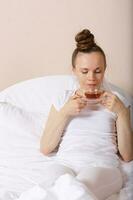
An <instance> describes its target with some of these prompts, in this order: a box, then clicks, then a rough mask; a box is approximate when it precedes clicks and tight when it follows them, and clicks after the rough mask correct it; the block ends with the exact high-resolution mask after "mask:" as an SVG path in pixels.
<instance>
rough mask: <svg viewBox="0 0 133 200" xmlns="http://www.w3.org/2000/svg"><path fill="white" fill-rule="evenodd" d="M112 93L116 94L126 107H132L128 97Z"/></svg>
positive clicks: (116, 92)
mask: <svg viewBox="0 0 133 200" xmlns="http://www.w3.org/2000/svg"><path fill="white" fill-rule="evenodd" d="M112 93H113V94H115V95H116V96H117V97H118V98H119V99H120V100H121V101H122V102H123V103H124V105H125V107H129V106H131V104H132V103H131V101H130V99H128V98H127V97H126V96H124V95H123V94H121V93H120V92H118V91H112Z"/></svg>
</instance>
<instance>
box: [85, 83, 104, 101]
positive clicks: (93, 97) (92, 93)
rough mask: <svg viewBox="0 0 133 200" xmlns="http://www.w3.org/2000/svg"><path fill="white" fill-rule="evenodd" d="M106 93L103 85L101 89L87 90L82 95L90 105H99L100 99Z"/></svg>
mask: <svg viewBox="0 0 133 200" xmlns="http://www.w3.org/2000/svg"><path fill="white" fill-rule="evenodd" d="M104 91H105V89H104V88H103V86H102V85H101V86H100V87H92V88H89V89H87V90H83V91H82V93H83V94H84V97H85V98H86V99H87V102H88V103H89V104H97V103H99V102H100V97H101V95H102V94H103V93H104Z"/></svg>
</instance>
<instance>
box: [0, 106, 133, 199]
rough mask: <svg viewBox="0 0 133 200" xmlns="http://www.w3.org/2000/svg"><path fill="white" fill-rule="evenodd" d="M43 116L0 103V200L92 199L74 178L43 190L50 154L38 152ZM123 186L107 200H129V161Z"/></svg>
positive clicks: (132, 194)
mask: <svg viewBox="0 0 133 200" xmlns="http://www.w3.org/2000/svg"><path fill="white" fill-rule="evenodd" d="M44 124H45V116H44V115H43V114H37V113H29V112H25V111H24V110H22V109H18V108H17V107H14V106H12V105H10V104H6V103H0V200H45V199H46V200H68V199H70V200H96V199H95V197H94V196H93V195H92V194H91V192H90V191H88V190H87V189H86V188H85V186H84V185H83V184H81V183H79V182H78V181H77V180H76V178H74V177H72V176H70V175H68V174H65V175H62V176H61V177H59V179H57V181H56V183H55V185H54V186H53V187H52V188H51V189H49V190H45V189H43V188H42V187H41V186H40V184H41V182H43V171H44V170H45V167H47V166H48V165H49V164H51V162H53V161H54V155H51V157H47V156H44V155H42V154H41V153H40V151H39V140H40V135H39V134H38V133H41V132H42V130H43V126H42V125H44ZM122 167H123V176H124V179H125V185H124V187H123V188H122V189H121V191H120V193H119V194H114V195H113V196H111V197H109V198H108V200H133V162H129V163H122Z"/></svg>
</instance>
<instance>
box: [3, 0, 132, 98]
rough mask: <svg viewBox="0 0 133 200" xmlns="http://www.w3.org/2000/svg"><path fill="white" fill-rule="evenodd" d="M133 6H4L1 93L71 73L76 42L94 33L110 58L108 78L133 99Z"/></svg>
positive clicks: (114, 0) (37, 2) (27, 2)
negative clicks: (84, 31)
mask: <svg viewBox="0 0 133 200" xmlns="http://www.w3.org/2000/svg"><path fill="white" fill-rule="evenodd" d="M132 13H133V1H132V0H12V1H11V0H4V1H0V90H2V89H4V88H6V87H7V86H9V85H12V84H14V83H16V82H20V81H23V80H26V79H30V78H34V77H38V76H43V75H47V74H64V73H71V70H70V68H71V54H72V51H73V48H74V45H75V43H74V36H75V34H76V33H77V32H78V31H80V30H81V29H82V28H89V29H90V30H91V31H92V32H93V33H94V34H95V36H96V40H97V42H98V44H99V45H101V46H102V47H103V49H104V50H105V52H106V55H107V63H108V69H107V77H108V79H109V80H111V81H112V82H113V83H115V84H117V85H118V86H120V87H122V88H124V89H125V90H126V91H128V92H130V93H132V94H133V83H132V76H133V59H132V52H133V22H132V21H133V20H132Z"/></svg>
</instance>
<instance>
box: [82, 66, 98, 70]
mask: <svg viewBox="0 0 133 200" xmlns="http://www.w3.org/2000/svg"><path fill="white" fill-rule="evenodd" d="M80 69H81V70H88V68H85V67H84V68H80ZM97 69H101V68H100V67H97V68H96V69H95V70H97Z"/></svg>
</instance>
